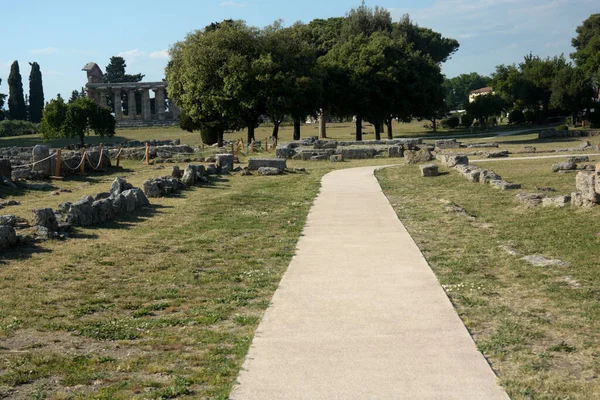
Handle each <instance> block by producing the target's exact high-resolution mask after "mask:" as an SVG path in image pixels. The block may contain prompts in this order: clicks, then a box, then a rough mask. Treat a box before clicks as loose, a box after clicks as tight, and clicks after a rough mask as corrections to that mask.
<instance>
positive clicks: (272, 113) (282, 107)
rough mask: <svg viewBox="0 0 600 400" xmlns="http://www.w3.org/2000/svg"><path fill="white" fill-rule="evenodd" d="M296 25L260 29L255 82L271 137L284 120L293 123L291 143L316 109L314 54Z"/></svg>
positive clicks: (276, 24)
mask: <svg viewBox="0 0 600 400" xmlns="http://www.w3.org/2000/svg"><path fill="white" fill-rule="evenodd" d="M301 29H302V27H301V26H299V25H296V26H293V27H290V28H283V27H282V26H281V23H280V22H279V21H278V22H276V23H275V24H273V25H271V26H268V27H266V28H265V29H264V40H263V44H264V49H263V50H264V54H262V55H261V58H260V61H261V63H262V65H261V66H260V68H259V71H260V72H259V75H258V76H257V79H258V80H259V81H260V82H262V83H263V85H264V88H265V97H266V114H267V115H268V116H269V118H270V119H271V121H272V122H273V136H274V137H277V136H278V131H279V125H280V124H281V122H282V121H283V119H284V118H285V117H286V116H291V117H292V120H293V121H294V140H298V139H300V126H301V121H302V120H303V119H305V118H306V116H308V115H311V114H314V113H315V110H317V109H318V107H319V94H320V80H319V78H320V77H319V75H318V72H317V70H316V57H317V53H316V50H315V48H314V47H311V46H310V45H309V44H308V43H307V42H306V41H305V40H304V39H303V38H302V35H301Z"/></svg>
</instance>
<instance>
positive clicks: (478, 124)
mask: <svg viewBox="0 0 600 400" xmlns="http://www.w3.org/2000/svg"><path fill="white" fill-rule="evenodd" d="M480 126H481V122H479V121H475V122H473V127H474V128H479V127H480Z"/></svg>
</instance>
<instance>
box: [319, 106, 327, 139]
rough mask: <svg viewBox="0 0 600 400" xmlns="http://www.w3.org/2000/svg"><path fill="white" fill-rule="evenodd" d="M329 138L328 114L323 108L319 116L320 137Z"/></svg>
mask: <svg viewBox="0 0 600 400" xmlns="http://www.w3.org/2000/svg"><path fill="white" fill-rule="evenodd" d="M326 138H327V114H325V110H323V109H322V108H321V113H320V116H319V139H326Z"/></svg>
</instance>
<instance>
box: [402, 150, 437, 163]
mask: <svg viewBox="0 0 600 400" xmlns="http://www.w3.org/2000/svg"><path fill="white" fill-rule="evenodd" d="M404 159H405V160H406V163H407V164H419V163H424V162H428V161H431V160H433V155H432V154H431V152H430V151H429V150H427V149H425V148H423V149H421V150H407V151H405V152H404Z"/></svg>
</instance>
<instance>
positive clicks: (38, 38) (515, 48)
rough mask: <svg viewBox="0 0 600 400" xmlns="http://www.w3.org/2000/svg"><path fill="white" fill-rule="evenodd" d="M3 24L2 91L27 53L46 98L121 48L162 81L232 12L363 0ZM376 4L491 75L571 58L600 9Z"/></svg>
mask: <svg viewBox="0 0 600 400" xmlns="http://www.w3.org/2000/svg"><path fill="white" fill-rule="evenodd" d="M0 4H1V5H2V7H1V8H0V10H1V14H0V15H1V16H2V18H1V19H2V24H0V37H1V38H2V40H1V41H0V78H1V79H2V84H1V85H0V93H8V87H7V78H8V74H9V71H10V64H11V63H12V62H13V61H14V60H18V61H19V65H20V67H21V74H22V76H23V83H24V89H25V92H26V93H27V92H28V90H29V87H28V76H29V71H30V67H29V64H28V62H33V61H37V62H38V63H39V64H40V67H41V70H42V75H43V80H44V91H45V97H46V100H49V99H50V98H52V97H55V96H56V94H57V93H61V94H62V95H63V97H68V96H69V95H70V93H71V91H72V90H73V89H79V88H80V87H81V86H83V85H84V84H85V81H86V78H85V73H84V72H83V71H81V68H82V67H83V65H84V64H86V63H87V62H89V61H94V62H97V63H98V65H100V67H101V68H102V69H103V70H104V67H105V66H106V64H107V63H108V60H109V58H110V57H111V56H113V55H121V56H123V57H124V58H125V59H126V61H127V66H128V68H127V72H129V73H143V74H145V75H146V77H145V79H144V80H146V81H154V80H161V79H162V78H163V76H164V67H165V65H166V63H167V61H168V55H167V49H168V48H169V46H170V45H171V44H173V43H175V42H176V41H179V40H182V39H183V38H184V37H185V35H186V33H188V32H190V31H193V30H195V29H200V28H202V27H204V26H206V25H208V24H209V23H211V22H214V21H221V20H223V19H227V18H233V19H243V20H245V21H246V22H247V23H248V24H249V25H254V26H259V27H262V26H265V25H268V24H271V23H272V22H273V21H275V20H276V19H283V21H284V23H285V24H286V25H289V24H292V23H294V22H295V21H303V22H308V21H310V20H312V19H314V18H328V17H333V16H343V15H344V14H345V13H346V12H347V11H348V10H350V8H352V7H356V6H358V5H360V0H357V1H353V2H347V1H341V0H326V1H324V0H304V1H301V2H300V1H293V2H287V1H276V0H214V1H213V0H184V1H175V0H172V1H170V2H158V1H152V0H145V1H140V0H121V1H114V0H104V1H101V2H92V1H80V0H79V1H73V0H71V1H67V0H55V1H53V2H49V1H48V0H20V1H8V0H5V1H2V2H0ZM367 5H368V6H375V5H378V6H382V7H385V8H387V9H389V10H390V12H391V14H392V17H393V19H394V20H398V19H399V18H400V17H401V16H402V15H403V14H405V13H408V14H409V15H410V17H411V19H413V20H414V21H415V22H416V23H418V24H419V25H421V26H425V27H428V28H431V29H434V30H436V31H438V32H441V33H442V34H443V35H444V36H447V37H452V38H455V39H457V40H458V41H459V42H460V45H461V46H460V49H459V51H458V52H457V53H456V54H455V55H454V57H453V58H452V59H451V60H450V61H448V62H446V63H445V64H444V66H443V71H444V73H445V74H446V76H448V77H453V76H456V75H459V74H461V73H469V72H478V73H481V74H490V73H492V72H493V71H494V67H495V66H496V65H499V64H512V63H515V62H519V61H521V60H522V58H523V56H524V55H525V54H528V53H529V52H532V53H534V54H537V55H540V56H543V57H545V56H549V55H556V54H561V53H565V55H567V56H568V54H569V52H571V51H572V48H571V38H573V37H574V36H575V28H576V27H577V26H578V25H580V24H581V22H582V21H583V20H584V19H586V18H587V17H588V16H589V15H590V14H593V13H598V12H600V3H599V2H598V0H471V1H467V0H424V1H417V0H381V1H377V2H374V1H370V0H369V1H367Z"/></svg>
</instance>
